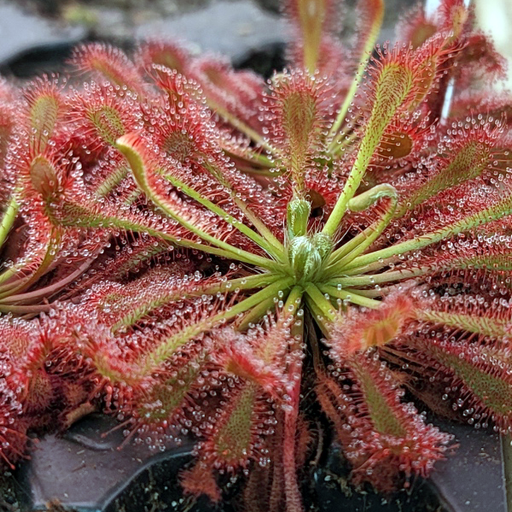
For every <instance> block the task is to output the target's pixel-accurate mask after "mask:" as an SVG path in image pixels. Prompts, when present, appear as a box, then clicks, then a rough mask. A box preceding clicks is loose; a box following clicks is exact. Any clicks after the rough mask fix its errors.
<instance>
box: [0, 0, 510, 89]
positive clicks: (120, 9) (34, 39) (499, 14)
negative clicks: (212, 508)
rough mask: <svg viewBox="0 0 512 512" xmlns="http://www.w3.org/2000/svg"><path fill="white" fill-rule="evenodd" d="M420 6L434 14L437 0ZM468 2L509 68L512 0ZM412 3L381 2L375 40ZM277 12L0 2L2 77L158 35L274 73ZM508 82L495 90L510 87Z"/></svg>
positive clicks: (218, 2) (349, 17)
mask: <svg viewBox="0 0 512 512" xmlns="http://www.w3.org/2000/svg"><path fill="white" fill-rule="evenodd" d="M425 1H426V2H427V5H428V6H429V8H432V7H434V6H435V5H436V3H438V1H439V0H425ZM472 1H473V2H474V3H475V8H476V13H477V18H478V23H479V24H480V26H481V27H482V29H483V30H485V31H486V32H488V33H491V34H492V36H493V38H494V40H495V43H496V46H497V48H498V49H499V51H500V52H501V53H503V54H504V55H506V56H507V57H508V59H509V62H510V63H511V64H512V29H511V27H512V0H472ZM355 2H356V0H347V1H346V9H345V16H344V31H343V34H344V36H345V37H350V35H351V33H352V32H351V31H352V29H353V27H354V25H355V17H354V5H355ZM416 3H417V2H416V1H415V0H386V18H385V22H384V28H383V31H382V34H381V42H384V41H391V42H393V40H394V31H393V28H394V25H395V23H396V21H397V19H398V18H399V17H400V16H402V15H403V14H404V13H405V12H406V11H407V9H408V8H410V7H413V6H414V5H415V4H416ZM278 12H279V0H0V41H1V42H2V44H1V45H0V73H1V74H3V75H7V76H11V77H18V78H28V77H31V76H34V75H37V74H40V73H42V72H47V73H50V72H53V71H60V70H62V69H63V62H64V61H65V60H66V58H67V57H68V56H69V53H70V50H71V48H72V47H73V46H74V45H76V44H77V43H78V42H81V41H87V40H106V41H110V42H113V43H115V44H117V45H120V46H122V47H124V48H126V49H129V48H130V46H132V45H133V44H134V42H135V41H137V40H140V39H144V38H149V37H153V38H154V37H157V36H158V37H168V38H169V37H170V38H179V39H183V40H187V41H189V42H190V43H191V45H192V49H195V50H197V51H204V50H211V51H215V52H221V53H224V54H227V55H228V56H229V57H230V58H231V59H232V60H233V61H234V63H235V64H236V65H242V66H243V65H244V63H246V62H248V61H249V60H250V61H251V62H253V63H255V66H256V67H257V65H258V63H257V61H258V59H259V60H261V61H266V62H267V65H268V64H269V65H270V67H272V66H275V67H277V68H279V67H281V66H282V64H283V63H282V61H281V60H280V48H282V46H283V43H284V42H285V40H286V37H287V29H286V22H285V21H283V20H281V19H279V17H278ZM510 67H512V65H511V66H510ZM262 71H263V72H267V71H266V70H264V69H263V70H262ZM509 76H510V77H511V78H510V79H509V81H508V84H502V85H501V87H504V86H507V87H511V88H512V73H509Z"/></svg>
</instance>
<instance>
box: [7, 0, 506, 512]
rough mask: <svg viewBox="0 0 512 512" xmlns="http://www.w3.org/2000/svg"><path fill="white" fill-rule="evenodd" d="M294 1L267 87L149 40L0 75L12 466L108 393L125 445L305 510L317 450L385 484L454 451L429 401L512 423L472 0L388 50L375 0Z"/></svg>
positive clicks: (482, 60) (220, 487)
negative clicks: (351, 1) (181, 458)
mask: <svg viewBox="0 0 512 512" xmlns="http://www.w3.org/2000/svg"><path fill="white" fill-rule="evenodd" d="M283 10H284V12H285V14H286V16H288V18H289V19H290V22H291V25H292V27H293V38H292V42H291V43H290V44H289V46H288V49H287V59H288V67H287V68H286V69H285V70H284V71H282V72H279V73H277V72H276V73H275V74H274V75H273V77H272V78H271V79H270V80H269V81H265V80H264V79H263V78H261V77H259V76H257V75H256V74H254V73H252V72H249V71H235V70H233V69H232V68H231V66H230V64H229V62H228V61H226V60H225V59H223V58H221V57H217V56H211V55H206V56H192V55H191V54H190V53H189V52H188V51H187V49H186V48H185V46H183V45H180V44H175V43H172V42H171V43H168V42H162V41H153V42H149V43H147V44H144V45H142V46H141V47H140V48H139V49H138V50H137V51H136V52H135V53H134V55H133V56H132V57H131V58H129V57H127V56H126V55H125V54H124V53H122V52H121V51H120V50H118V49H115V48H112V47H109V46H106V45H102V44H90V45H86V46H82V47H80V48H78V49H77V50H76V51H75V53H74V56H73V58H72V62H71V63H70V64H71V65H72V66H73V68H74V73H75V76H76V75H77V74H78V75H79V74H81V75H83V77H84V78H82V79H76V78H73V80H66V79H65V78H62V77H60V78H59V77H54V76H52V77H43V78H40V79H37V80H35V81H34V82H32V83H31V84H29V85H27V86H25V87H16V86H14V85H11V84H9V83H7V82H3V83H2V84H1V88H0V89H1V90H0V179H1V180H2V187H1V188H0V205H1V206H0V211H1V221H0V247H1V252H0V264H1V266H0V312H1V316H0V365H1V372H0V441H1V443H0V459H1V462H2V464H3V465H4V467H13V465H14V464H15V463H17V462H18V461H19V460H20V459H23V458H25V457H27V456H29V453H30V448H31V445H30V443H29V442H28V439H29V438H28V435H29V434H33V433H36V434H37V433H44V432H45V431H49V430H52V429H53V430H55V429H56V428H58V429H61V430H62V429H66V428H67V427H69V426H70V425H72V424H73V423H74V422H75V421H77V420H78V419H79V418H81V417H83V416H84V415H86V414H89V413H90V412H92V411H99V412H104V413H106V414H111V415H114V416H115V417H116V418H117V419H118V421H119V428H121V429H123V431H124V433H125V435H126V440H127V441H126V442H133V441H134V442H139V443H140V442H142V443H147V444H149V445H150V446H151V447H153V448H154V449H156V450H158V449H166V447H168V446H169V445H170V444H173V443H179V442H180V441H181V440H182V439H184V438H185V437H190V436H191V437H193V439H195V441H196V445H195V460H194V462H193V463H192V464H191V465H190V466H188V467H186V468H184V469H183V470H182V472H181V474H180V481H181V485H182V486H183V489H184V492H186V493H188V494H190V495H192V496H199V495H202V494H206V495H207V496H208V497H209V498H210V499H211V500H212V501H215V502H218V501H221V500H222V499H223V498H224V497H225V495H226V492H229V490H228V491H226V482H228V483H229V485H231V486H233V485H236V486H238V487H237V488H238V489H239V491H238V492H237V497H236V501H237V502H238V503H239V506H240V508H241V509H242V510H245V511H248V512H258V511H270V512H280V511H286V512H300V511H301V510H303V505H302V497H301V488H302V485H303V482H304V475H305V474H306V473H305V472H304V469H303V468H304V466H305V465H307V463H308V461H309V460H310V459H311V458H312V457H316V456H317V455H316V454H317V452H318V451H319V450H321V447H322V446H324V447H325V446H326V445H327V444H328V443H327V442H324V441H328V440H330V439H334V440H336V441H337V442H338V443H339V444H340V445H341V447H342V449H343V452H344V456H345V457H346V459H347V461H348V463H349V464H350V467H351V478H352V481H353V482H354V484H355V485H357V486H367V485H371V486H373V487H374V488H375V489H376V490H378V491H382V492H384V493H389V492H391V491H393V490H394V489H397V488H399V487H402V486H407V485H408V483H409V482H410V481H411V480H412V479H413V478H415V477H417V476H422V477H427V476H428V475H429V473H430V472H431V470H432V468H433V467H434V464H435V462H436V461H437V460H439V459H442V458H443V457H444V456H445V454H446V452H447V450H448V449H449V447H450V446H451V444H452V439H451V437H450V436H449V435H447V434H445V433H443V432H441V431H439V430H438V429H437V428H436V427H434V426H432V425H431V424H429V423H428V422H427V420H426V415H425V413H424V412H420V411H424V410H427V409H430V410H431V411H433V412H434V413H436V414H438V415H442V416H448V417H450V418H454V419H456V420H458V421H462V422H465V423H469V424H472V425H474V426H475V428H491V427H493V428H494V429H495V430H497V431H500V432H502V433H508V432H509V431H510V429H511V425H512V388H511V383H512V375H511V369H512V353H511V349H510V346H509V345H510V336H511V335H512V312H511V301H512V283H511V277H512V257H511V256H512V223H511V214H512V183H511V179H510V171H511V167H510V166H511V155H510V149H509V148H510V147H511V140H512V139H511V129H510V127H511V125H510V122H511V117H510V111H511V102H510V98H509V97H508V96H507V95H506V94H505V93H499V94H498V93H495V92H492V90H491V89H490V87H491V86H492V83H493V81H494V80H495V79H498V78H499V77H500V76H502V74H503V72H504V70H503V62H502V59H501V57H500V56H499V55H497V54H496V53H495V51H494V50H493V46H492V43H491V42H489V41H488V40H487V39H486V37H485V36H484V35H483V34H481V33H479V32H478V31H475V30H474V20H473V15H472V12H471V10H468V9H467V8H466V7H465V6H464V2H463V1H462V0H443V1H442V2H441V6H440V7H439V9H438V10H437V12H435V13H434V14H433V15H431V16H427V15H426V14H425V12H424V11H423V8H422V7H421V6H419V7H416V8H415V9H413V10H412V11H411V12H409V13H407V14H406V15H405V17H404V19H403V21H402V22H401V23H400V24H399V26H398V28H397V35H398V39H399V40H400V41H401V42H399V43H397V44H396V45H394V46H391V45H387V46H383V47H378V46H377V47H376V46H375V42H376V39H377V36H378V33H379V28H380V25H381V21H382V17H383V10H384V6H383V3H382V0H364V1H361V2H360V5H359V6H358V11H357V12H358V16H357V19H358V27H357V37H354V39H353V41H352V42H351V43H349V44H342V43H341V42H340V41H339V40H338V39H337V37H336V36H337V33H338V29H339V26H338V24H339V21H340V19H341V18H340V13H339V6H338V5H337V4H336V3H334V1H333V0H287V1H285V2H284V5H283ZM82 80H86V81H85V82H83V83H82V85H77V84H79V83H81V82H82ZM447 91H451V92H450V96H452V98H451V101H448V100H447V97H448V93H447ZM413 399H414V400H415V401H414V404H413V403H412V400H413ZM233 482H235V484H233ZM228 487H229V486H228Z"/></svg>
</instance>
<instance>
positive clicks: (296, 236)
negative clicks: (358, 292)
mask: <svg viewBox="0 0 512 512" xmlns="http://www.w3.org/2000/svg"><path fill="white" fill-rule="evenodd" d="M310 213H311V205H310V204H309V202H308V201H306V200H305V199H294V200H292V201H290V203H289V204H288V215H287V222H288V236H289V239H288V240H289V241H288V247H287V249H288V260H289V263H290V267H291V269H292V272H293V276H294V277H295V279H296V282H297V283H301V284H307V283H311V282H315V281H317V280H318V279H319V277H320V276H321V273H322V269H323V267H324V262H325V261H326V260H327V258H328V257H329V255H330V254H331V253H332V249H333V243H332V239H331V237H330V236H329V235H328V234H326V233H321V232H319V233H312V234H309V235H308V234H306V233H307V227H308V220H309V216H310Z"/></svg>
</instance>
